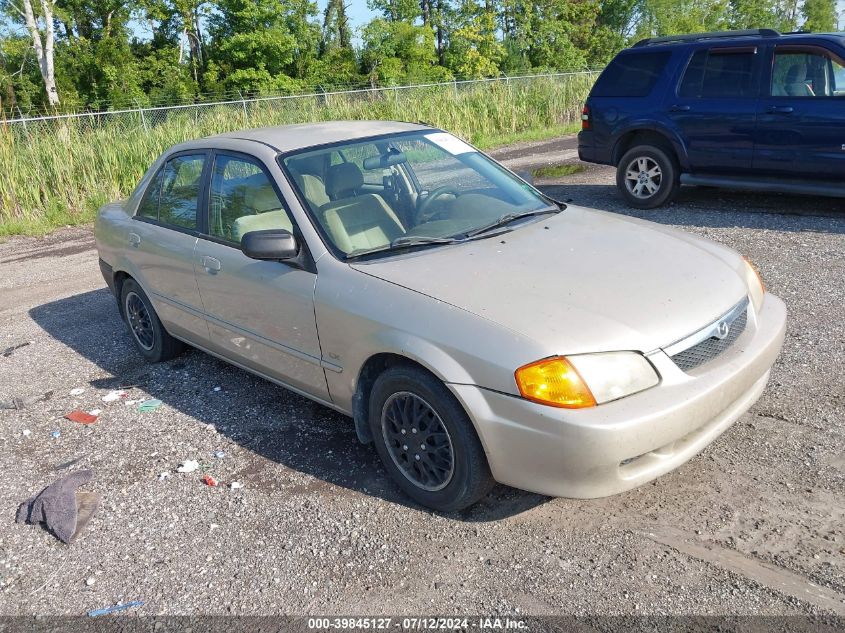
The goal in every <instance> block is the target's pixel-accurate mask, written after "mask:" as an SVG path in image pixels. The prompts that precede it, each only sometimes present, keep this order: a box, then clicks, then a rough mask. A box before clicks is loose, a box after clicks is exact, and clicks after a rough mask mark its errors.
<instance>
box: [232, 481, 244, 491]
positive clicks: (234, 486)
mask: <svg viewBox="0 0 845 633" xmlns="http://www.w3.org/2000/svg"><path fill="white" fill-rule="evenodd" d="M229 487H230V488H231V489H232V490H240V489H241V488H243V487H244V485H243V484H242V483H241V482H239V481H233V482H232V483H230V484H229Z"/></svg>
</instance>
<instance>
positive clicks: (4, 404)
mask: <svg viewBox="0 0 845 633" xmlns="http://www.w3.org/2000/svg"><path fill="white" fill-rule="evenodd" d="M52 397H53V392H52V391H47V392H45V393H42V394H40V395H37V396H31V397H29V398H16V397H13V398H12V399H11V400H0V409H18V410H20V409H25V408H26V407H28V406H29V405H31V404H35V403H36V402H42V401H46V400H49V399H50V398H52Z"/></svg>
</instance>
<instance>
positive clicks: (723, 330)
mask: <svg viewBox="0 0 845 633" xmlns="http://www.w3.org/2000/svg"><path fill="white" fill-rule="evenodd" d="M730 331H731V326H730V325H728V324H727V322H725V321H722V322H721V323H720V324H719V325H717V326H716V338H718V339H723V338H725V337H726V336H727V335H728V332H730Z"/></svg>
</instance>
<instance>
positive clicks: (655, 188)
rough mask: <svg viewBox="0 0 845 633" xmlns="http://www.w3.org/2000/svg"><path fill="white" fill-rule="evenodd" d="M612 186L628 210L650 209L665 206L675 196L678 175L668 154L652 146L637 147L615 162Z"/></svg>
mask: <svg viewBox="0 0 845 633" xmlns="http://www.w3.org/2000/svg"><path fill="white" fill-rule="evenodd" d="M616 186H617V187H618V188H619V191H620V192H621V193H622V197H624V198H625V202H626V203H627V204H628V205H629V206H632V207H635V208H637V209H654V208H656V207H660V206H663V205H665V204H669V202H671V201H672V200H673V199H674V198H675V196H676V195H678V190H679V189H680V187H681V182H680V173H679V169H678V166H677V163H676V162H675V160H674V158H673V157H672V155H671V152H668V151H667V150H666V149H664V148H662V147H656V146H653V145H638V146H636V147H632V148H631V149H630V150H628V151H627V152H625V155H624V156H623V157H622V160H620V161H619V164H618V165H617V167H616Z"/></svg>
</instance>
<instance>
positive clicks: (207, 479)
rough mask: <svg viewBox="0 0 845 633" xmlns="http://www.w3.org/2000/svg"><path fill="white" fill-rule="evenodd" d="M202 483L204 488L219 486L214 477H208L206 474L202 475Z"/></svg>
mask: <svg viewBox="0 0 845 633" xmlns="http://www.w3.org/2000/svg"><path fill="white" fill-rule="evenodd" d="M202 483H204V484H205V485H206V486H211V487H212V488H216V487H217V486H219V485H220V484H219V482H218V481H217V480H216V479H215V478H214V477H212V476H211V475H209V474H207V473H206V474H205V475H203V478H202Z"/></svg>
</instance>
